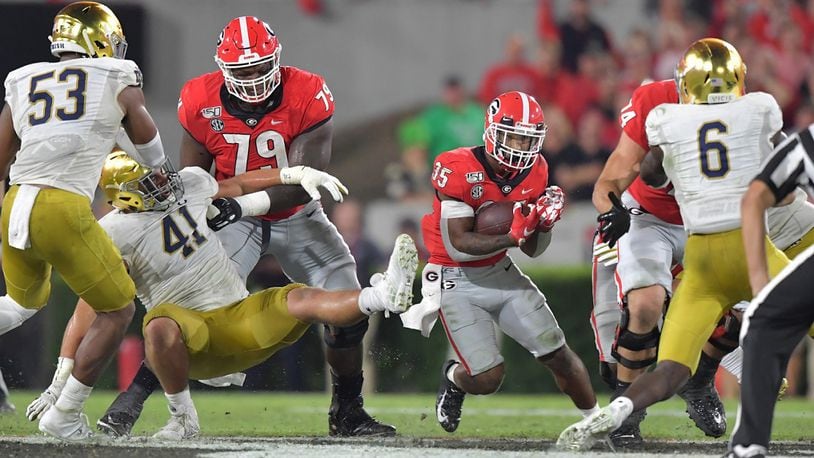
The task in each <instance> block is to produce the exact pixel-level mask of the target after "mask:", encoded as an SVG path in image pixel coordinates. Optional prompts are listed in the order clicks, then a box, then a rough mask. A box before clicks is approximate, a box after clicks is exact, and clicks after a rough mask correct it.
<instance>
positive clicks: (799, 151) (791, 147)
mask: <svg viewBox="0 0 814 458" xmlns="http://www.w3.org/2000/svg"><path fill="white" fill-rule="evenodd" d="M812 134H814V124H812V125H810V126H808V128H807V129H804V130H802V131H800V132H798V133H796V134H794V135H792V136H791V137H789V138H787V139H786V140H785V141H784V142H783V143H781V144H779V145H778V146H777V147H776V148H775V149H774V151H773V152H772V154H771V155H770V156H769V157H768V159H766V161H765V162H764V165H763V168H762V170H761V171H760V174H759V175H758V176H757V177H755V179H756V180H760V181H762V182H764V183H766V184H767V185H768V186H769V189H771V190H772V193H773V194H774V198H775V199H776V201H777V202H780V201H781V200H783V199H784V198H785V197H786V196H788V195H789V194H791V193H792V192H794V189H795V188H796V187H797V186H801V187H802V188H803V189H805V191H806V192H807V193H808V195H810V196H814V181H812V180H814V135H812Z"/></svg>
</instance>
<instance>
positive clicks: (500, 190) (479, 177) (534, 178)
mask: <svg viewBox="0 0 814 458" xmlns="http://www.w3.org/2000/svg"><path fill="white" fill-rule="evenodd" d="M432 170H433V173H432V185H433V187H434V188H435V190H436V191H437V192H439V193H441V194H444V195H446V196H449V197H451V198H453V199H457V200H460V201H462V202H464V203H466V204H467V205H469V206H470V207H472V209H473V210H475V211H477V210H478V208H480V207H481V206H482V205H483V204H485V203H487V202H502V201H512V202H516V201H525V202H533V201H536V200H537V199H538V198H539V197H540V196H541V195H543V193H544V192H545V188H546V186H548V164H547V163H546V161H545V159H543V157H542V155H541V156H540V157H539V158H538V159H537V161H536V162H535V163H534V165H533V166H532V167H531V168H529V169H526V170H524V171H522V172H521V173H519V174H517V175H516V176H515V177H513V178H511V179H509V180H501V179H499V178H498V177H496V176H495V175H494V172H492V169H491V167H489V165H488V163H487V162H486V149H485V148H484V147H483V146H476V147H466V148H458V149H455V150H452V151H447V152H446V153H442V154H441V155H439V156H438V157H437V158H436V159H435V163H434V164H433V169H432ZM421 229H422V231H423V234H424V244H425V245H426V246H427V250H428V251H429V252H430V262H431V263H433V264H438V265H442V266H455V267H457V266H461V267H480V266H490V265H492V264H494V263H496V262H498V261H500V260H501V259H503V257H504V256H506V250H503V251H501V252H500V253H498V254H496V255H494V256H492V257H490V258H487V259H481V260H479V261H470V262H457V261H454V260H453V259H452V258H450V257H449V255H448V254H447V250H446V248H444V241H443V239H442V238H441V201H440V200H439V199H438V197H437V196H436V198H435V200H434V201H433V204H432V213H429V214H427V215H424V218H422V220H421Z"/></svg>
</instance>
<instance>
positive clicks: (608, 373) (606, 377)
mask: <svg viewBox="0 0 814 458" xmlns="http://www.w3.org/2000/svg"><path fill="white" fill-rule="evenodd" d="M599 376H600V377H602V381H603V382H605V384H606V385H608V387H610V389H611V390H613V389H615V388H616V373H615V372H614V371H613V369H611V363H608V362H605V361H600V362H599Z"/></svg>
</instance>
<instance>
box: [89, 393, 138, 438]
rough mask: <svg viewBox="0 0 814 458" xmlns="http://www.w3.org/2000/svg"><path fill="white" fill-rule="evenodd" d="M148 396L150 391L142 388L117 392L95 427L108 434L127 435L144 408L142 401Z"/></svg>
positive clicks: (113, 435) (115, 435)
mask: <svg viewBox="0 0 814 458" xmlns="http://www.w3.org/2000/svg"><path fill="white" fill-rule="evenodd" d="M149 396H150V393H147V392H145V391H143V390H133V391H129V390H128V391H123V392H121V393H119V395H118V396H117V397H116V399H115V400H114V401H113V404H111V405H110V407H108V408H107V411H106V412H105V414H104V415H102V418H100V419H99V421H97V422H96V427H97V428H98V429H99V431H101V432H103V433H105V434H107V435H108V436H112V437H129V436H130V431H131V430H132V429H133V425H134V424H135V423H136V420H138V417H139V416H140V415H141V411H142V409H144V401H145V400H147V397H149Z"/></svg>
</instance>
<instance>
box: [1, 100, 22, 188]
mask: <svg viewBox="0 0 814 458" xmlns="http://www.w3.org/2000/svg"><path fill="white" fill-rule="evenodd" d="M19 149H20V139H19V138H18V137H17V133H16V132H15V131H14V123H13V122H12V119H11V107H9V106H8V104H5V105H4V106H3V111H2V112H0V180H1V181H5V179H6V177H7V176H8V166H9V164H11V161H12V160H14V156H15V155H16V154H17V150H19Z"/></svg>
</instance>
